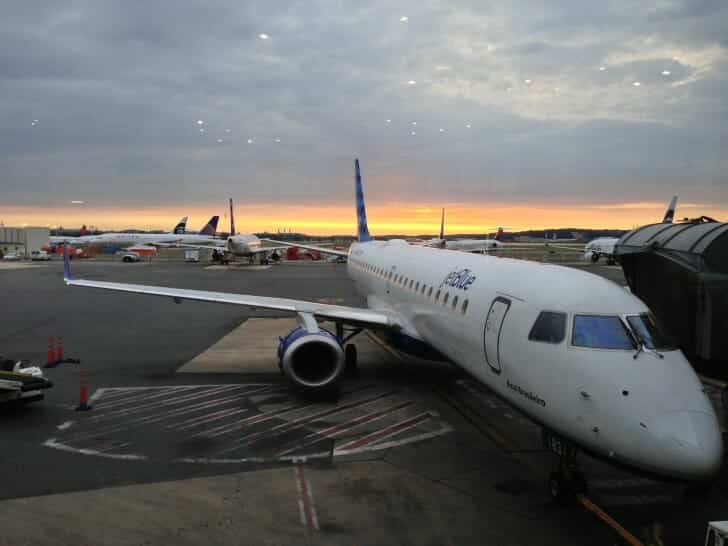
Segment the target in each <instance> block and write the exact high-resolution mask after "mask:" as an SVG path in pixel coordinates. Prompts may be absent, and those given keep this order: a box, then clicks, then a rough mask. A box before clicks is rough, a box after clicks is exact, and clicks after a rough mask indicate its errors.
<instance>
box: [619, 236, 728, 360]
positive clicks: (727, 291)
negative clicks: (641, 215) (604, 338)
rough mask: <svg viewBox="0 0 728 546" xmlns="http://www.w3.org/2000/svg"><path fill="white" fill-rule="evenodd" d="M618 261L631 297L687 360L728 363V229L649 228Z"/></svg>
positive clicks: (628, 243)
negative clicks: (648, 311)
mask: <svg viewBox="0 0 728 546" xmlns="http://www.w3.org/2000/svg"><path fill="white" fill-rule="evenodd" d="M615 255H616V256H617V257H618V259H619V262H620V263H621V265H622V269H623V270H624V274H625V277H626V278H627V282H628V283H629V286H630V288H631V290H632V292H633V293H634V294H635V295H636V296H638V297H639V298H640V299H642V300H643V301H644V302H645V303H646V304H647V305H648V306H649V307H650V309H652V311H653V312H654V313H655V315H656V316H657V318H658V320H659V321H660V322H661V323H662V324H663V325H664V327H665V328H666V329H667V331H668V332H670V334H672V336H673V337H674V338H675V339H676V340H677V342H678V344H679V345H680V347H681V348H682V349H683V350H684V351H685V352H687V353H688V354H691V355H695V356H698V357H700V358H704V359H709V360H728V336H726V335H725V326H724V325H725V324H726V323H728V223H721V222H687V223H681V224H650V225H646V226H642V227H640V228H637V229H635V230H633V231H630V232H629V233H626V234H625V235H623V236H622V238H621V239H620V240H619V241H618V242H617V244H616V246H615Z"/></svg>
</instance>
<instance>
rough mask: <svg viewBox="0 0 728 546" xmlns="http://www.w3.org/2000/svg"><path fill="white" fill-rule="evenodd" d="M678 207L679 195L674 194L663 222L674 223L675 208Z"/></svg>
mask: <svg viewBox="0 0 728 546" xmlns="http://www.w3.org/2000/svg"><path fill="white" fill-rule="evenodd" d="M676 207H677V195H673V196H672V199H670V204H669V205H668V206H667V210H666V211H665V216H664V218H663V219H662V223H663V224H672V219H673V218H674V217H675V208H676Z"/></svg>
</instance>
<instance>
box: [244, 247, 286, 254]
mask: <svg viewBox="0 0 728 546" xmlns="http://www.w3.org/2000/svg"><path fill="white" fill-rule="evenodd" d="M287 248H288V247H287V246H259V247H254V248H252V249H251V250H252V252H253V254H260V253H261V252H273V251H274V250H285V249H287Z"/></svg>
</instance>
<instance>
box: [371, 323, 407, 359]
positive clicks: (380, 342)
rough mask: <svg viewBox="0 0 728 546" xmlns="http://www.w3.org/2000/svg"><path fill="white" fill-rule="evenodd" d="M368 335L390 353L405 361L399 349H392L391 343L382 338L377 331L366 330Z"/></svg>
mask: <svg viewBox="0 0 728 546" xmlns="http://www.w3.org/2000/svg"><path fill="white" fill-rule="evenodd" d="M366 332H367V335H368V336H369V339H371V340H372V341H373V342H374V343H376V344H377V345H379V346H380V347H381V348H382V349H384V350H385V351H387V352H388V353H389V354H390V355H392V356H393V357H394V358H396V359H397V360H399V361H400V362H404V358H402V355H401V354H399V353H398V352H397V351H395V350H394V349H392V348H391V347H390V346H389V345H387V344H386V343H385V342H384V341H382V339H381V338H380V337H379V336H378V335H377V334H375V333H373V332H370V331H369V330H367V331H366Z"/></svg>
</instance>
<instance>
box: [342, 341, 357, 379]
mask: <svg viewBox="0 0 728 546" xmlns="http://www.w3.org/2000/svg"><path fill="white" fill-rule="evenodd" d="M357 358H358V357H357V352H356V345H354V344H353V343H349V344H348V345H347V346H346V347H344V359H345V362H346V370H347V371H348V372H349V373H350V374H351V375H356V372H357Z"/></svg>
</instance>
